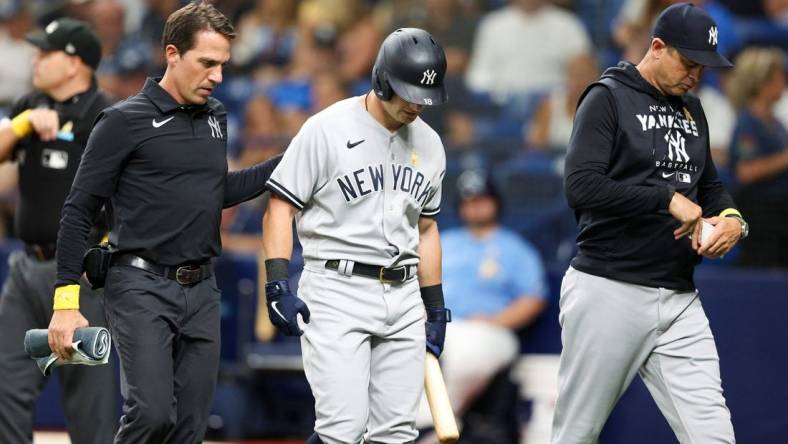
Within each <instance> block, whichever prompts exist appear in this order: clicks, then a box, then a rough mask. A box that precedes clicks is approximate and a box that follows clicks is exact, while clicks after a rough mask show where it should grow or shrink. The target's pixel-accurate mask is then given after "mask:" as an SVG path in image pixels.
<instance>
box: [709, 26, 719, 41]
mask: <svg viewBox="0 0 788 444" xmlns="http://www.w3.org/2000/svg"><path fill="white" fill-rule="evenodd" d="M709 44H710V45H714V46H717V27H716V26H712V27H711V28H709Z"/></svg>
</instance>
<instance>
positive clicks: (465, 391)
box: [416, 320, 520, 428]
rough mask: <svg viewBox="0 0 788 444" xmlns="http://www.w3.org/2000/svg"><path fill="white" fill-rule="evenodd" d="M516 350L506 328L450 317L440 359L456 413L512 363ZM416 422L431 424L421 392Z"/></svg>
mask: <svg viewBox="0 0 788 444" xmlns="http://www.w3.org/2000/svg"><path fill="white" fill-rule="evenodd" d="M519 351H520V344H519V342H518V340H517V336H516V335H515V334H514V332H513V331H511V330H509V329H508V328H504V327H501V326H498V325H495V324H492V323H489V322H484V321H472V320H452V322H450V323H449V324H446V344H445V346H444V347H443V353H441V358H440V362H441V370H442V373H443V379H444V381H445V382H446V391H447V392H448V394H449V400H450V401H451V405H452V406H453V407H454V411H455V414H460V413H462V412H458V409H460V408H463V407H468V401H469V400H471V399H473V398H474V397H476V396H477V395H478V394H479V393H480V392H482V391H483V390H484V389H485V387H487V384H489V382H490V380H491V379H492V378H493V377H494V376H495V375H496V374H497V373H498V372H499V371H501V370H502V369H503V368H505V367H506V366H507V365H509V364H511V363H512V362H513V361H514V360H515V358H517V356H518V354H519ZM416 426H417V427H419V428H425V427H431V426H432V413H431V412H430V406H429V404H428V402H427V397H426V395H422V399H421V403H420V406H419V414H418V417H417V419H416Z"/></svg>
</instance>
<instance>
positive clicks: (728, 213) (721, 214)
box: [720, 208, 742, 217]
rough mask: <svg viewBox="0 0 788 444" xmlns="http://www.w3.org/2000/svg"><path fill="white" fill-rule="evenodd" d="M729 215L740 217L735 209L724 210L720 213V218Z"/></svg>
mask: <svg viewBox="0 0 788 444" xmlns="http://www.w3.org/2000/svg"><path fill="white" fill-rule="evenodd" d="M731 214H735V215H736V216H739V217H742V215H741V213H739V210H737V209H736V208H726V209H724V210H722V212H721V213H720V217H725V216H730V215H731Z"/></svg>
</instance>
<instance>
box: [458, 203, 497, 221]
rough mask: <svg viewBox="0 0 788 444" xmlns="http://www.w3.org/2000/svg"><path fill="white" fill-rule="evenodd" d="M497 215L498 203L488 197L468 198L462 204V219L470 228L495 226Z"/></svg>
mask: <svg viewBox="0 0 788 444" xmlns="http://www.w3.org/2000/svg"><path fill="white" fill-rule="evenodd" d="M497 214H498V203H497V202H496V201H495V199H493V198H492V197H490V196H487V195H480V196H474V197H470V198H466V199H463V200H462V202H461V203H460V217H461V218H462V220H463V221H465V223H466V224H467V225H468V226H470V227H485V226H490V225H493V224H495V222H496V219H497Z"/></svg>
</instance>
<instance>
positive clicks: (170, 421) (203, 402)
mask: <svg viewBox="0 0 788 444" xmlns="http://www.w3.org/2000/svg"><path fill="white" fill-rule="evenodd" d="M104 294H105V299H106V314H107V322H108V323H109V328H110V332H111V333H112V339H113V340H114V342H115V348H116V349H117V351H118V356H119V357H120V365H121V393H122V394H123V398H124V400H125V402H124V404H123V416H122V417H121V420H120V430H118V434H117V436H115V443H116V444H120V443H122V444H197V443H202V440H203V436H204V435H205V429H206V427H207V423H208V415H209V413H210V408H211V401H212V400H213V393H214V388H215V386H216V379H217V377H218V372H219V353H220V350H219V345H220V342H219V318H220V311H219V302H220V301H219V299H220V293H219V289H218V288H217V287H216V280H215V278H214V277H213V276H211V277H210V278H207V279H204V280H202V281H200V282H199V283H197V284H194V285H192V286H181V285H179V284H178V283H177V282H175V281H174V280H172V279H168V278H166V277H162V276H158V275H156V274H153V273H149V272H147V271H144V270H140V269H138V268H134V267H130V266H122V265H116V266H114V267H112V268H110V270H109V273H108V274H107V284H106V288H105V289H104ZM107 442H108V441H107Z"/></svg>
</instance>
